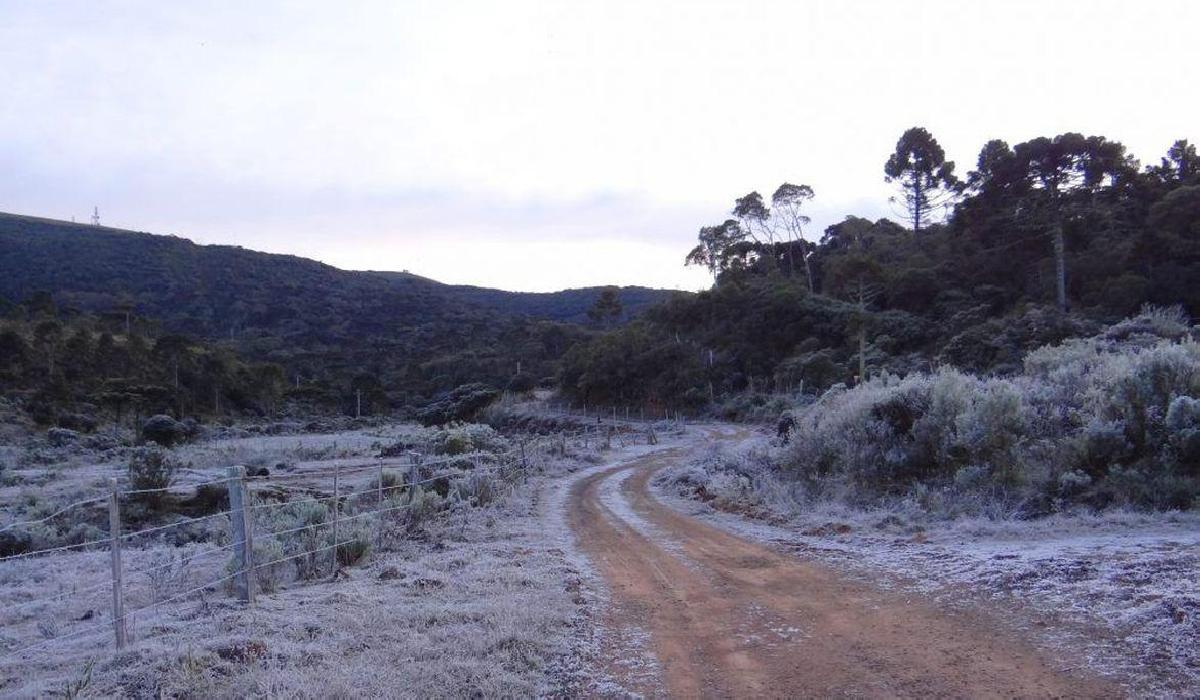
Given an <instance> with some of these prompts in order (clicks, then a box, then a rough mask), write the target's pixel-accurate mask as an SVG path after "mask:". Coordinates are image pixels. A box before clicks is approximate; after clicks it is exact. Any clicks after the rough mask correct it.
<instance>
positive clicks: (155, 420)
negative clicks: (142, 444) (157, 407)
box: [142, 413, 188, 447]
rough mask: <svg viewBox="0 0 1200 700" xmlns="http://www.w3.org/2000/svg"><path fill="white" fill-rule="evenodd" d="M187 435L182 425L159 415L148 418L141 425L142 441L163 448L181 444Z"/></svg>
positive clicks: (185, 428) (168, 417)
mask: <svg viewBox="0 0 1200 700" xmlns="http://www.w3.org/2000/svg"><path fill="white" fill-rule="evenodd" d="M187 433H188V429H187V427H186V426H185V425H184V424H183V423H180V422H179V421H177V420H175V419H174V418H172V417H170V416H168V415H164V414H161V413H160V414H158V415H156V416H150V417H149V418H147V419H146V422H145V423H143V424H142V440H145V441H147V442H155V443H158V444H159V445H162V446H163V447H171V446H172V445H175V444H176V443H179V442H182V441H183V440H184V438H185V437H186V436H187Z"/></svg>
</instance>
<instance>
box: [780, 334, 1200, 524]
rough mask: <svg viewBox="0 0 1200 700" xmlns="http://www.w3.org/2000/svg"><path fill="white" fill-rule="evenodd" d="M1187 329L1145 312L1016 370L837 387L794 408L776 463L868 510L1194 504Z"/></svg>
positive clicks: (1198, 437)
mask: <svg viewBox="0 0 1200 700" xmlns="http://www.w3.org/2000/svg"><path fill="white" fill-rule="evenodd" d="M1181 323H1182V321H1181V320H1180V319H1179V317H1178V316H1177V315H1176V314H1175V313H1174V312H1157V311H1147V312H1144V313H1143V314H1142V315H1141V316H1139V317H1137V318H1136V319H1131V320H1130V321H1127V322H1123V323H1122V324H1117V325H1116V326H1114V327H1112V328H1110V329H1109V330H1108V331H1105V332H1103V333H1101V334H1099V335H1097V336H1095V337H1091V338H1084V339H1073V340H1068V341H1066V342H1064V343H1062V344H1060V345H1057V346H1048V347H1043V348H1039V349H1037V350H1034V351H1032V352H1030V353H1029V354H1028V355H1026V357H1025V360H1024V372H1023V373H1022V374H1020V375H1018V376H1013V377H1007V378H977V377H973V376H970V375H967V374H963V373H961V372H959V371H957V370H952V369H944V370H942V371H939V372H937V373H934V374H912V375H909V376H907V377H905V378H903V379H900V378H897V377H892V376H888V375H883V376H879V377H876V378H873V379H871V380H870V381H868V382H865V383H863V384H861V385H859V386H857V387H855V388H853V389H848V390H847V389H843V388H837V389H834V390H831V391H829V392H826V394H825V395H823V396H822V397H821V398H820V399H819V400H818V401H817V402H816V403H815V404H813V405H812V406H811V407H809V408H808V409H807V410H803V411H798V412H797V414H796V415H797V423H796V426H795V428H794V430H793V433H792V438H793V439H792V441H791V444H790V445H789V446H788V447H786V448H784V450H783V451H782V453H781V455H780V461H781V464H782V467H783V468H784V469H785V470H786V471H787V472H788V473H790V474H791V475H792V476H793V478H795V479H796V480H797V481H799V482H800V483H803V484H805V486H806V493H808V494H809V495H810V497H811V496H814V495H824V496H825V497H828V496H831V495H835V494H836V496H837V497H839V498H843V499H846V500H849V501H853V502H858V503H862V504H867V503H877V502H879V501H880V500H886V499H908V500H909V501H910V502H913V503H919V504H921V507H924V508H932V509H943V510H945V512H963V511H964V509H965V510H970V509H972V508H976V509H982V510H988V511H993V512H995V511H1005V512H1008V511H1011V512H1019V513H1024V514H1026V515H1032V514H1040V513H1047V512H1051V511H1053V510H1054V509H1056V508H1063V507H1071V506H1072V505H1074V504H1084V505H1090V506H1094V507H1104V506H1108V505H1114V504H1121V505H1130V506H1141V507H1151V508H1180V507H1188V505H1190V504H1191V503H1193V501H1194V498H1193V496H1194V495H1195V494H1196V493H1200V481H1198V479H1197V477H1200V473H1198V472H1200V401H1198V400H1197V399H1195V398H1193V397H1196V396H1200V345H1198V344H1197V343H1196V342H1195V341H1193V340H1191V337H1192V333H1191V331H1190V329H1186V328H1185V329H1182V330H1181V327H1180V324H1181ZM1185 331H1186V332H1185Z"/></svg>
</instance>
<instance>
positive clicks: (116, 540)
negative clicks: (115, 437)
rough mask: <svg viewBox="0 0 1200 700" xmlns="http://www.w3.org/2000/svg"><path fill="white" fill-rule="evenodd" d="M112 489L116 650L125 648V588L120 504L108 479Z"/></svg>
mask: <svg viewBox="0 0 1200 700" xmlns="http://www.w3.org/2000/svg"><path fill="white" fill-rule="evenodd" d="M108 483H109V486H111V487H112V491H111V493H110V494H109V496H108V537H109V541H110V543H111V545H110V547H111V550H112V597H113V601H112V602H113V633H114V634H115V635H116V642H117V651H120V650H122V649H124V648H125V642H126V641H127V640H126V636H125V630H126V627H125V588H124V586H123V585H122V578H123V576H122V572H121V505H120V503H119V502H118V500H117V497H118V495H119V493H120V492H119V491H118V490H117V480H116V479H109V480H108Z"/></svg>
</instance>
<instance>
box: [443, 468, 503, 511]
mask: <svg viewBox="0 0 1200 700" xmlns="http://www.w3.org/2000/svg"><path fill="white" fill-rule="evenodd" d="M454 487H455V491H456V492H457V493H458V496H459V498H461V499H462V500H464V501H466V502H468V503H470V504H471V505H473V506H477V507H483V506H486V505H488V504H489V503H492V502H493V501H495V500H496V499H497V498H498V497H499V495H500V485H499V484H498V483H496V479H495V477H493V476H492V475H490V474H479V473H471V474H467V475H466V476H465V477H463V478H462V479H459V480H458V481H456V482H455V484H454Z"/></svg>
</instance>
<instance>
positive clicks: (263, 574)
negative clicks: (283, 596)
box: [254, 537, 287, 593]
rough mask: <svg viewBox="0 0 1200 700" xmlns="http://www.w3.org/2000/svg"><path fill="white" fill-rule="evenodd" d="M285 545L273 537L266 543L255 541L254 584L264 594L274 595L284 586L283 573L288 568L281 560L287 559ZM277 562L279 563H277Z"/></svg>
mask: <svg viewBox="0 0 1200 700" xmlns="http://www.w3.org/2000/svg"><path fill="white" fill-rule="evenodd" d="M286 556H287V554H285V550H284V547H283V544H282V543H280V542H279V540H278V539H276V538H274V537H271V538H269V539H267V540H266V541H265V542H264V541H261V540H255V541H254V582H255V584H257V585H258V590H260V591H262V592H263V593H274V592H275V591H277V590H279V587H280V586H281V585H283V572H284V570H285V567H286V566H287V563H286V562H280V561H279V560H280V559H283V558H284V557H286ZM276 562H277V563H276Z"/></svg>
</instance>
